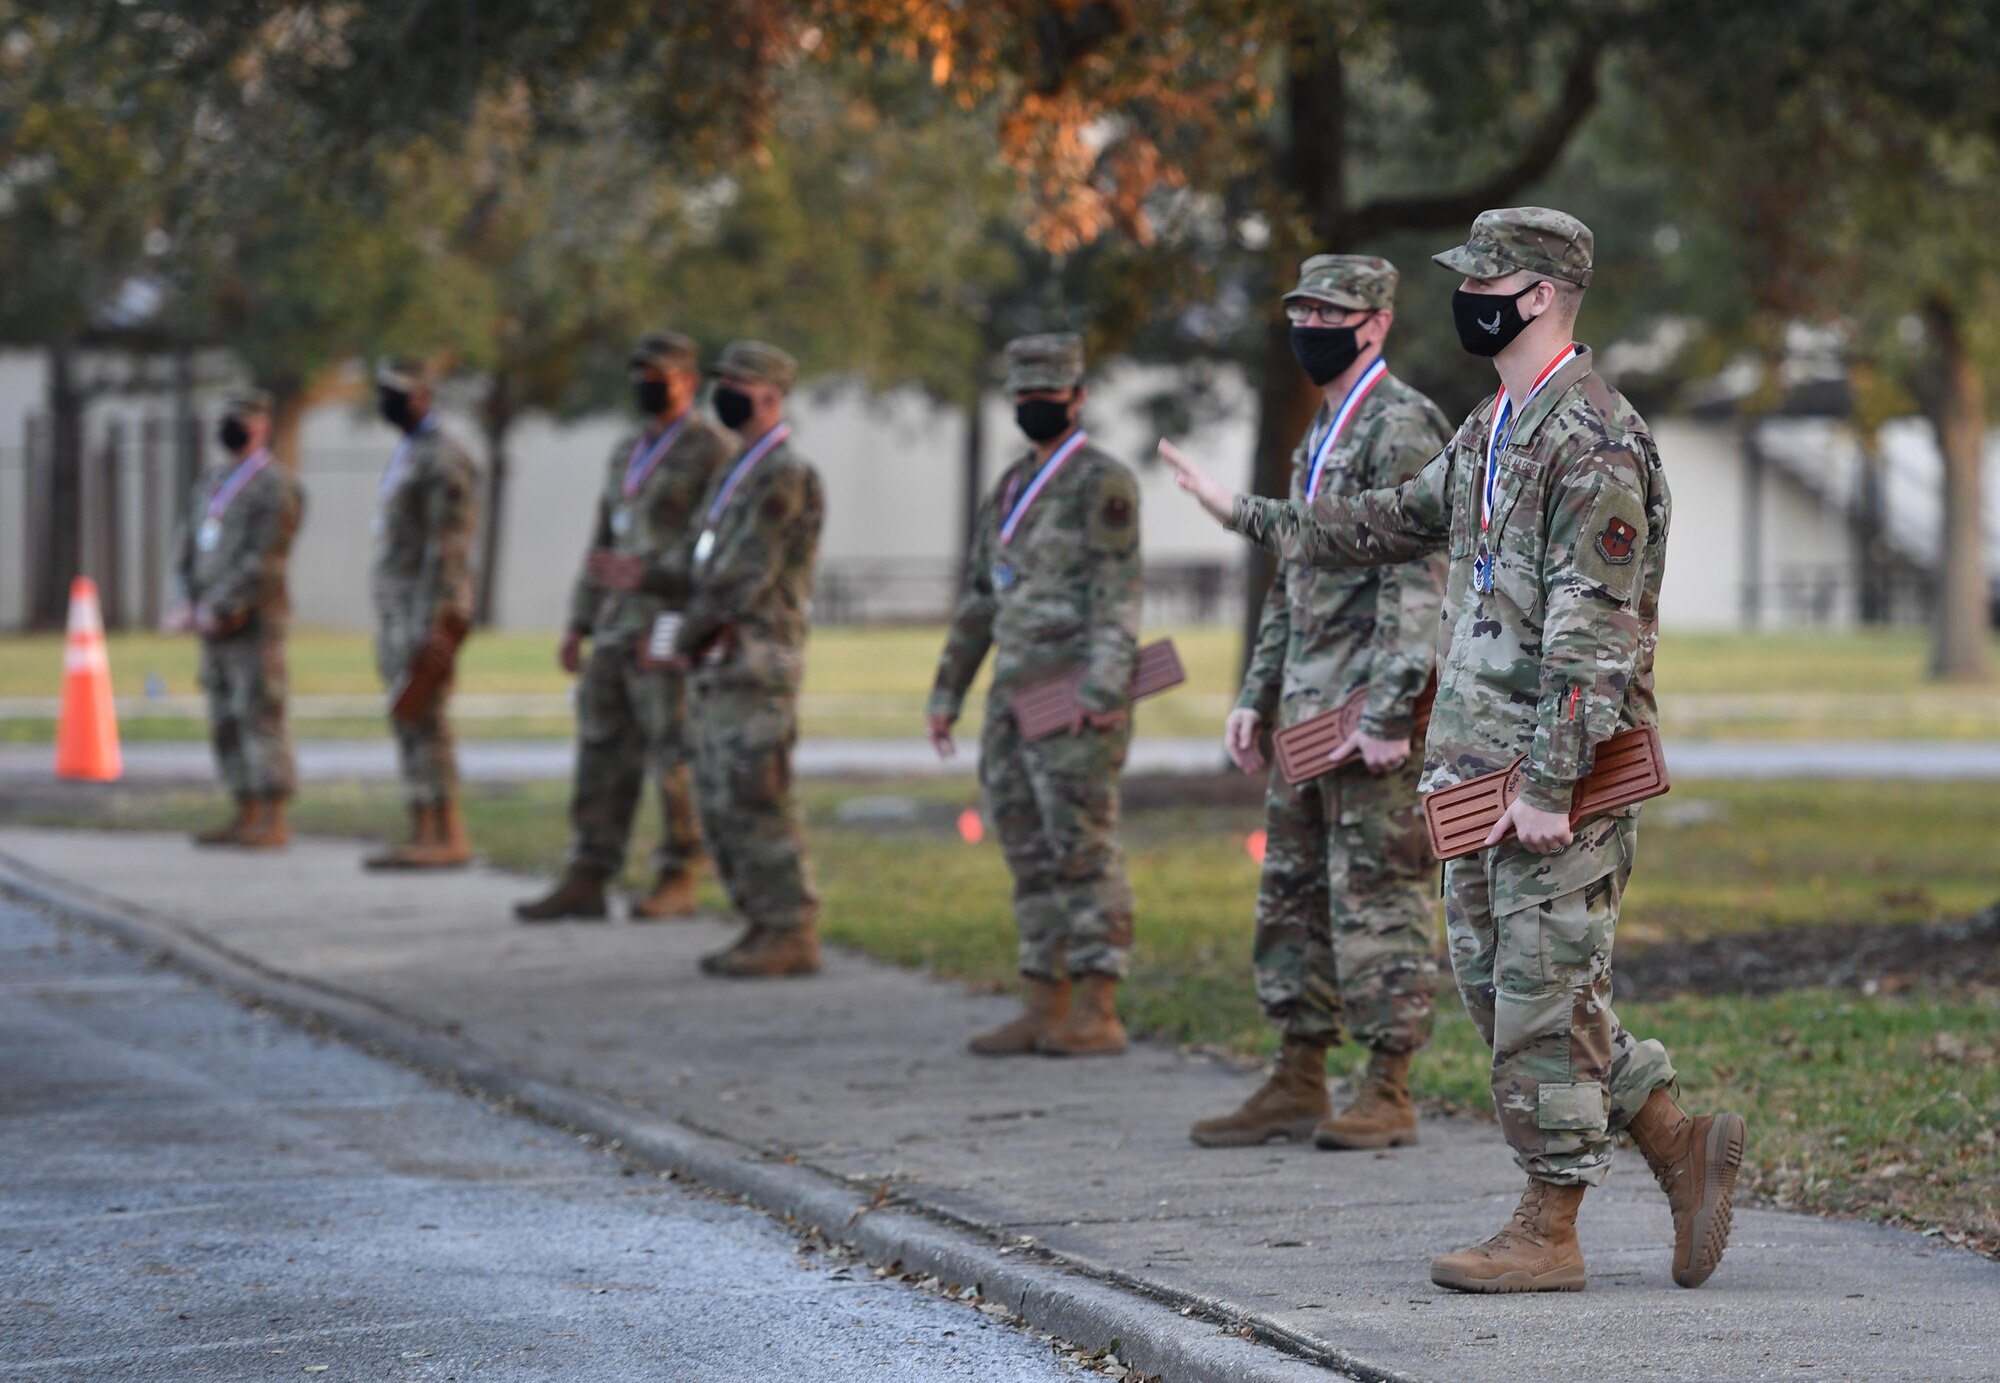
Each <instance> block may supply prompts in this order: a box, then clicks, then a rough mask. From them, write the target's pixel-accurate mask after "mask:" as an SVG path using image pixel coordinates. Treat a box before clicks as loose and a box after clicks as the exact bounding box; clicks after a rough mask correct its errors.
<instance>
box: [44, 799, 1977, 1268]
mask: <svg viewBox="0 0 2000 1383" xmlns="http://www.w3.org/2000/svg"><path fill="white" fill-rule="evenodd" d="M565 792H566V790H565V789H564V788H563V787H562V786H561V785H558V784H546V783H545V784H533V785H526V786H520V787H498V786H486V785H481V786H479V787H476V788H474V789H473V790H472V791H471V793H470V795H469V800H468V804H467V814H468V817H469V820H470V824H471V830H472V833H473V837H474V840H475V842H476V844H477V846H478V847H479V849H480V851H481V853H482V854H484V855H486V856H487V857H488V858H490V859H492V860H494V861H495V862H497V863H499V864H502V865H504V866H508V867H511V868H517V869H521V870H523V871H527V872H530V873H547V872H549V871H551V870H552V869H553V867H554V864H555V861H556V860H557V858H558V857H559V855H560V852H561V849H562V844H563V833H564V830H565V824H564V817H563V807H564V804H565V802H566V795H565ZM971 792H972V789H971V787H970V785H968V784H965V783H962V782H951V781H938V780H925V781H921V782H913V783H896V784H880V783H877V784H867V785H858V784H851V783H850V784H841V783H828V782H812V783H808V784H805V785H804V786H803V788H802V795H803V800H804V803H805V806H806V810H807V814H808V821H809V825H810V828H811V835H812V848H813V856H814V867H815V870H816V872H817V874H818V878H819V882H820V886H821V889H822V891H823V893H824V896H825V901H826V910H825V923H824V926H825V931H826V934H827V935H828V937H829V938H831V939H832V940H834V941H837V942H840V943H842V944H846V945H850V946H854V947H858V948H860V949H862V950H864V951H867V952H869V953H871V954H873V955H876V956H880V957H882V958H884V959H887V960H890V961H894V962H896V963H899V964H904V965H911V966H921V967H924V968H926V969H929V970H932V971H935V972H937V973H940V974H944V975H948V976H951V977H955V978H958V979H962V980H964V981H967V982H968V983H971V984H974V985H977V986H980V987H988V988H997V987H1001V986H1004V985H1006V984H1008V983H1009V982H1010V980H1011V978H1012V974H1011V972H1012V957H1013V923H1012V920H1011V914H1010V912H1009V908H1008V881H1007V873H1006V867H1005V865H1004V863H1003V862H1002V860H1001V858H1000V852H999V850H998V848H997V847H996V846H995V845H994V844H993V843H992V841H991V840H990V839H988V840H987V841H985V842H984V843H981V844H978V845H968V844H966V843H964V842H963V841H962V840H961V839H960V838H959V836H958V834H957V832H956V830H955V829H954V826H953V822H954V818H955V816H956V814H957V813H958V811H960V810H961V809H962V808H963V807H965V806H966V805H969V803H970V801H971ZM861 796H872V797H881V796H894V797H897V798H900V799H902V800H903V801H904V802H905V803H907V804H908V805H909V811H910V813H911V814H912V819H910V820H908V821H905V822H904V823H902V824H899V825H896V826H894V827H893V828H880V827H862V826H858V825H855V824H852V822H851V820H844V819H843V817H844V813H843V804H845V803H849V802H851V801H852V800H853V799H855V798H857V797H861ZM1994 796H1995V793H1994V790H1993V789H1991V788H1989V787H1986V786H1983V785H1977V784H1971V785H1968V784H1931V785H1910V784H1874V783H1813V784H1784V783H1779V784H1716V785H1711V786H1707V787H1704V788H1702V789H1700V790H1699V794H1698V796H1697V794H1695V793H1692V792H1685V793H1679V794H1675V795H1674V796H1673V797H1670V798H1669V799H1668V800H1667V802H1666V803H1662V804H1657V805H1656V807H1655V808H1653V809H1651V810H1650V813H1649V820H1648V822H1647V824H1646V826H1645V827H1644V829H1643V830H1642V832H1641V849H1640V859H1639V867H1638V873H1637V876H1636V878H1635V881H1634V883H1633V886H1632V889H1631V892H1630V894H1629V895H1628V901H1627V907H1626V911H1625V916H1624V919H1623V921H1622V922H1621V924H1620V942H1621V945H1624V946H1627V947H1631V946H1639V945H1645V944H1648V943H1652V942H1663V941H1677V940H1693V939H1698V938H1701V937H1705V936H1714V935H1726V934H1732V933H1745V932H1753V931H1758V930H1763V929H1767V928H1771V927H1776V926H1799V925H1813V924H1816V923H1826V922H1844V923H1861V924H1880V925H1885V926H1892V925H1898V924H1906V923H1912V922H1919V921H1928V920H1933V919H1937V918H1940V917H1951V916H1961V915H1964V914H1966V913H1968V912H1971V911H1974V910H1976V909H1978V908H1980V907H1983V906H1985V905H1987V904H1989V903H1991V902H1993V901H1994V900H1995V899H1996V898H2000V851H1996V850H1994V849H1992V848H1991V829H1990V821H1991V819H1992V807H1993V802H1994ZM77 801H78V802H79V803H83V802H95V803H97V804H99V808H100V810H98V811H91V810H86V809H83V808H80V807H79V808H75V809H72V808H58V809H53V810H49V809H45V810H42V811H40V812H37V813H32V814H31V813H23V812H18V811H17V812H15V813H13V816H14V818H15V819H17V820H26V819H28V817H29V816H30V815H34V816H37V817H39V818H40V819H44V820H51V821H54V820H76V819H85V820H90V821H92V822H94V823H95V824H105V820H106V817H105V815H104V814H103V811H102V809H103V808H106V807H108V809H109V818H110V820H111V822H112V824H117V825H124V826H135V827H137V826H171V827H175V828H180V827H184V826H186V825H188V824H190V823H192V822H193V821H195V820H199V819H203V818H205V817H206V816H208V815H213V814H217V813H219V811H220V800H219V798H218V797H216V796H214V795H212V794H200V793H188V792H181V793H172V794H160V793H152V792H143V791H136V790H129V789H110V790H93V791H92V793H91V794H90V795H88V796H79V797H78V799H77ZM1695 801H1699V803H1700V804H1701V806H1700V807H1699V808H1698V809H1696V810H1692V811H1690V810H1688V805H1689V803H1691V802H1695ZM1667 805H1673V806H1676V807H1678V808H1681V811H1680V812H1679V813H1677V814H1674V815H1670V814H1668V813H1666V812H1662V811H1660V810H1659V807H1663V806H1667ZM645 810H646V815H645V816H644V817H642V820H641V824H640V827H639V831H638V834H637V841H638V844H639V847H640V853H643V851H644V848H645V846H646V845H647V844H648V843H649V842H650V840H651V837H652V833H653V831H654V830H655V829H656V827H655V826H654V824H653V818H652V815H651V813H652V811H653V808H652V805H651V804H650V803H649V804H648V806H647V807H646V809H645ZM399 815H400V813H399V810H398V808H397V806H396V802H395V797H394V793H393V790H391V789H389V788H387V787H360V786H348V787H342V788H329V789H324V790H318V789H316V790H315V791H314V792H313V793H311V794H310V795H309V796H307V797H306V798H305V799H304V800H302V801H301V802H300V803H299V805H298V809H297V818H298V821H299V824H300V825H301V827H303V828H304V829H307V830H314V831H323V832H330V833H339V834H347V835H365V834H370V833H374V832H378V831H383V830H386V829H388V828H389V827H390V826H391V825H392V823H394V822H395V821H396V820H397V818H398V817H399ZM1676 815H1677V816H1678V817H1679V818H1681V819H1684V820H1687V822H1688V824H1673V823H1674V820H1675V818H1676ZM1256 825H1257V820H1256V814H1255V812H1254V811H1253V810H1251V809H1248V808H1198V809H1197V808H1166V809H1155V810H1146V811H1139V812H1135V813H1133V814H1132V816H1131V817H1130V819H1129V820H1128V823H1127V827H1126V832H1125V839H1126V845H1127V851H1128V855H1129V857H1130V862H1131V870H1132V877H1133V883H1134V889H1135V891H1136V894H1137V898H1138V907H1139V929H1138V944H1137V950H1136V955H1135V960H1134V967H1133V970H1134V973H1133V979H1132V981H1131V983H1130V984H1129V985H1128V986H1127V987H1126V990H1125V994H1124V998H1123V1000H1122V1006H1123V1008H1124V1011H1125V1013H1126V1015H1127V1017H1128V1019H1129V1020H1130V1021H1131V1023H1132V1025H1133V1026H1134V1028H1135V1029H1136V1030H1138V1031H1140V1032H1143V1033H1146V1034H1148V1035H1150V1036H1154V1037H1158V1038H1164V1039H1170V1040H1173V1041H1177V1042H1183V1043H1188V1044H1191V1045H1194V1046H1198V1047H1202V1048H1209V1049H1218V1050H1222V1051H1227V1052H1230V1053H1233V1054H1238V1055H1255V1054H1261V1053H1264V1052H1268V1051H1269V1050H1270V1048H1271V1046H1272V1036H1271V1033H1270V1031H1269V1029H1268V1028H1267V1027H1266V1026H1265V1024H1264V1023H1263V1021H1262V1018H1261V1017H1260V1015H1259V1013H1258V1011H1257V1007H1256V1003H1255V999H1254V996H1253V995H1252V993H1251V989H1250V984H1249V976H1248V949H1249V932H1250V914H1251V904H1252V900H1253V898H1254V896H1255V891H1256V878H1257V868H1256V865H1255V863H1254V861H1252V860H1251V858H1250V856H1249V855H1248V853H1247V852H1246V850H1245V848H1244V837H1245V835H1246V834H1247V833H1248V832H1249V831H1251V830H1253V829H1254V828H1255V827H1256ZM633 882H635V883H636V882H638V880H637V879H636V878H635V879H634V880H633ZM528 887H529V884H528V883H526V882H525V881H524V883H523V889H524V892H525V891H526V889H527V888H528ZM704 889H705V892H706V895H707V898H708V901H709V902H710V903H711V904H712V905H716V906H720V905H721V903H722V901H723V900H722V898H721V896H720V894H719V892H718V891H717V889H716V888H715V886H714V884H713V883H712V882H708V883H705V885H704ZM1439 1014H1440V1021H1439V1026H1438V1033H1437V1039H1436V1043H1435V1046H1434V1048H1433V1051H1432V1053H1431V1054H1430V1055H1427V1056H1426V1057H1424V1058H1423V1059H1422V1060H1421V1061H1420V1062H1419V1063H1418V1066H1417V1071H1416V1080H1417V1086H1418V1090H1419V1093H1420V1094H1422V1095H1423V1096H1424V1097H1426V1098H1428V1099H1430V1100H1433V1101H1436V1102H1439V1103H1441V1104H1443V1105H1445V1106H1446V1107H1450V1108H1454V1109H1461V1110H1467V1111H1472V1112H1475V1113H1480V1114H1484V1113H1485V1112H1486V1110H1487V1108H1488V1098H1487V1094H1486V1083H1485V1055H1484V1052H1483V1050H1482V1049H1481V1048H1480V1045H1479V1042H1478V1038H1477V1036H1476V1034H1475V1033H1474V1032H1473V1031H1472V1028H1471V1026H1470V1024H1469V1023H1467V1021H1466V1020H1465V1019H1464V1017H1463V1015H1462V1013H1461V1012H1460V1010H1459V1008H1458V1005H1457V1003H1456V1002H1455V1000H1453V999H1452V998H1451V996H1450V995H1449V994H1446V995H1444V996H1442V998H1441V1002H1440V1005H1439ZM1620 1016H1621V1017H1622V1018H1623V1019H1624V1021H1625V1023H1626V1025H1627V1026H1628V1027H1630V1028H1632V1029H1633V1030H1635V1031H1637V1032H1639V1033H1642V1034H1646V1035H1652V1036H1658V1037H1660V1038H1661V1039H1662V1040H1664V1041H1665V1042H1666V1043H1667V1044H1668V1046H1669V1048H1670V1049H1671V1050H1672V1051H1673V1052H1674V1054H1675V1057H1676V1060H1677V1062H1678V1063H1679V1065H1680V1068H1681V1072H1682V1077H1683V1080H1684V1082H1685V1085H1686V1090H1687V1094H1688V1098H1689V1099H1690V1100H1691V1101H1692V1102H1694V1103H1697V1104H1700V1105H1703V1106H1715V1105H1719V1104H1728V1105H1732V1106H1734V1107H1736V1108H1738V1109H1740V1110H1742V1111H1744V1112H1745V1113H1746V1114H1748V1115H1749V1116H1750V1118H1751V1121H1752V1146H1751V1158H1750V1161H1751V1166H1750V1169H1749V1173H1748V1177H1749V1184H1750V1186H1751V1187H1752V1188H1753V1189H1754V1190H1755V1191H1756V1192H1757V1193H1758V1194H1760V1195H1761V1196H1763V1197H1765V1198H1767V1199H1768V1200H1770V1201H1772V1202H1774V1203H1778V1204H1783V1205H1790V1206H1796V1207H1799V1208H1802V1209H1810V1210H1818V1211H1828V1212H1838V1213H1857V1214H1863V1215H1869V1216H1873V1217H1880V1218H1892V1219H1897V1220H1899V1221H1903V1222H1908V1223H1913V1224H1918V1225H1922V1226H1925V1227H1934V1228H1937V1229H1938V1230H1939V1232H1941V1233H1946V1234H1950V1235H1953V1236H1958V1237H1969V1239H1970V1241H1971V1242H1974V1243H1976V1244H1979V1245H1982V1246H1984V1247H1986V1248H1987V1249H1988V1251H1994V1250H1996V1249H2000V1146H1996V1139H2000V1000H1996V998H1995V996H1993V995H1991V994H1981V993H1947V994H1943V995H1910V994H1905V995H1900V996H1890V995H1878V996H1873V997H1863V996H1861V995H1859V994H1856V993H1849V992H1844V991H1843V992H1834V991H1827V990H1822V989H1808V990H1794V991H1790V992H1787V993H1784V994H1782V995H1779V996H1776V997H1767V998H1747V997H1742V996H1729V995H1718V996H1712V997H1680V998H1673V999H1667V1000H1664V1001H1660V1002H1653V1003H1634V1004H1630V1005H1621V1009H1620ZM1354 1059H1355V1058H1354V1057H1353V1056H1352V1054H1351V1053H1343V1054H1340V1055H1338V1056H1337V1057H1336V1060H1337V1062H1349V1063H1351V1062H1352V1061H1354Z"/></svg>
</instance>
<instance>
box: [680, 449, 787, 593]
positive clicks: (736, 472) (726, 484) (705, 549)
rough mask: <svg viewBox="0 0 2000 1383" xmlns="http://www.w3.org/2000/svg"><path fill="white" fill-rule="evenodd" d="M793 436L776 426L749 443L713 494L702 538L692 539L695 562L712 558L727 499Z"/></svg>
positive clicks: (698, 562) (697, 564)
mask: <svg viewBox="0 0 2000 1383" xmlns="http://www.w3.org/2000/svg"><path fill="white" fill-rule="evenodd" d="M791 435H792V425H791V424H790V423H779V424H778V425H777V426H776V427H774V428H772V429H771V430H770V431H769V432H767V433H765V434H764V435H763V436H762V437H759V438H758V439H757V440H756V441H755V442H754V443H752V444H751V446H750V449H749V450H748V451H746V452H744V453H743V456H742V458H741V459H740V460H738V461H737V463H736V465H735V466H734V467H733V468H731V470H730V472H729V477H728V479H726V480H724V481H723V482H722V489H721V490H719V491H718V492H717V493H716V496H715V502H714V503H712V504H710V505H709V506H708V518H707V519H706V521H704V523H703V525H702V530H701V536H700V537H699V538H697V539H695V543H694V560H695V565H696V566H702V565H704V564H706V563H707V561H708V559H709V558H711V557H713V556H714V555H715V526H716V524H717V523H718V522H719V521H720V520H721V518H722V511H723V510H724V509H726V508H728V507H729V500H730V497H731V496H732V495H734V494H735V493H736V490H737V487H738V486H740V485H741V484H742V483H743V481H744V478H745V477H747V476H748V475H749V474H750V472H751V471H752V470H754V469H755V468H756V465H757V463H758V462H759V461H762V460H763V459H764V458H765V457H766V456H768V455H769V454H770V453H771V451H772V449H773V448H774V447H776V446H777V445H778V444H779V443H780V442H782V441H784V440H785V439H786V438H787V437H789V436H791Z"/></svg>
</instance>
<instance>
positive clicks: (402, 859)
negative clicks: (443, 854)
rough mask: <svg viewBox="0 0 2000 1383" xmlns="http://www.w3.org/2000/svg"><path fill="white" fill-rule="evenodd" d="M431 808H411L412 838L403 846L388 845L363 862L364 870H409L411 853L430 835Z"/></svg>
mask: <svg viewBox="0 0 2000 1383" xmlns="http://www.w3.org/2000/svg"><path fill="white" fill-rule="evenodd" d="M430 815H431V814H430V808H428V807H411V808H410V838H409V839H408V840H406V841H404V842H403V843H402V844H401V845H388V846H385V847H383V848H382V849H380V850H377V851H376V852H375V853H374V854H372V855H369V856H367V857H366V858H364V859H363V860H362V861H361V867H362V868H363V869H408V868H409V867H410V865H409V856H410V851H412V850H414V849H416V847H417V845H418V843H419V842H421V841H422V840H423V839H424V837H425V836H426V835H428V834H429V833H430V829H431V826H430Z"/></svg>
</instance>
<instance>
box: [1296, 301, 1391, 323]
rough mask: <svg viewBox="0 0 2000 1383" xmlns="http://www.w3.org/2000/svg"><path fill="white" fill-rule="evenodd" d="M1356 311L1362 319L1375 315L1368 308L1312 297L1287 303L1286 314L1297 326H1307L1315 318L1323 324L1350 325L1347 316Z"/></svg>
mask: <svg viewBox="0 0 2000 1383" xmlns="http://www.w3.org/2000/svg"><path fill="white" fill-rule="evenodd" d="M1356 312H1359V313H1360V314H1361V319H1362V321H1366V320H1367V319H1368V318H1370V317H1372V316H1374V315H1375V314H1374V313H1373V312H1371V311H1369V310H1368V309H1366V308H1360V307H1335V306H1334V305H1333V304H1332V303H1322V302H1314V301H1313V300H1312V299H1310V298H1307V299H1304V300H1303V301H1300V302H1295V303H1286V304H1285V316H1286V318H1288V319H1289V320H1290V322H1291V324H1292V325H1293V326H1295V327H1302V326H1307V325H1309V324H1311V323H1312V322H1313V320H1314V319H1315V318H1317V319H1318V321H1319V323H1320V325H1321V326H1329V327H1344V326H1346V325H1348V322H1347V318H1348V317H1350V316H1352V315H1353V314H1354V313H1356ZM1354 325H1356V326H1359V325H1360V322H1356V323H1355V324H1354Z"/></svg>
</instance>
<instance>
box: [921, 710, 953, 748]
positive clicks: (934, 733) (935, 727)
mask: <svg viewBox="0 0 2000 1383" xmlns="http://www.w3.org/2000/svg"><path fill="white" fill-rule="evenodd" d="M956 719H957V717H956V716H948V715H944V714H942V713H940V712H937V711H933V712H931V713H930V714H929V715H927V716H925V717H924V732H925V733H926V734H927V735H929V736H930V741H931V748H933V749H935V750H937V756H938V757H939V758H940V759H951V758H954V757H956V756H957V754H958V744H957V742H956V741H955V740H953V739H952V737H951V727H952V722H953V721H955V720H956Z"/></svg>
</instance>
